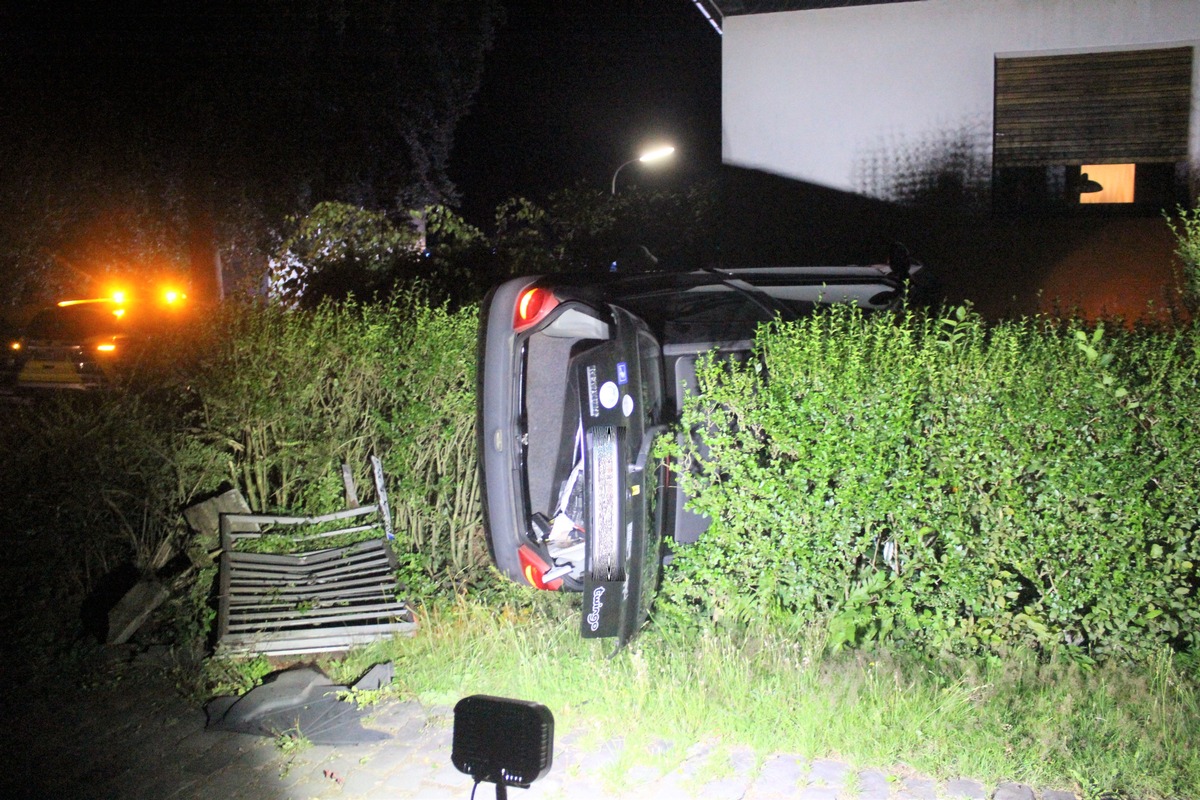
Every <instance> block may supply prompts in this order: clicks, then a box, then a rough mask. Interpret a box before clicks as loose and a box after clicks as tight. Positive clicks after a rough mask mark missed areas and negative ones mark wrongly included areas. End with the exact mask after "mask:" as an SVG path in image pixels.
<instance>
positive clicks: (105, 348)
mask: <svg viewBox="0 0 1200 800" xmlns="http://www.w3.org/2000/svg"><path fill="white" fill-rule="evenodd" d="M96 349H97V350H98V351H100V352H101V353H113V352H116V349H117V346H116V345H115V344H113V343H112V342H105V343H104V344H98V345H96Z"/></svg>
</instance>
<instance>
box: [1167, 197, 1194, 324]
mask: <svg viewBox="0 0 1200 800" xmlns="http://www.w3.org/2000/svg"><path fill="white" fill-rule="evenodd" d="M1164 216H1165V217H1166V220H1167V226H1168V227H1169V228H1170V229H1171V233H1172V234H1174V236H1175V241H1176V243H1177V245H1178V246H1177V247H1176V249H1175V254H1176V255H1177V256H1179V260H1180V261H1182V262H1183V271H1184V278H1185V292H1184V297H1185V299H1186V300H1187V301H1188V302H1189V303H1190V306H1191V308H1192V309H1193V310H1195V309H1197V308H1200V208H1193V209H1192V210H1191V211H1188V210H1187V209H1186V208H1183V207H1182V206H1180V207H1178V208H1177V209H1176V218H1175V219H1171V216H1170V215H1169V214H1164Z"/></svg>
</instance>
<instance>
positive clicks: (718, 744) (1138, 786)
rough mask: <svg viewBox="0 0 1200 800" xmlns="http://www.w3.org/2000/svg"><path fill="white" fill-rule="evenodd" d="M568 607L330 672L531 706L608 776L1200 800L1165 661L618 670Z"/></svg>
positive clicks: (429, 695)
mask: <svg viewBox="0 0 1200 800" xmlns="http://www.w3.org/2000/svg"><path fill="white" fill-rule="evenodd" d="M575 600H577V598H574V597H571V596H562V595H551V594H548V593H538V594H537V595H536V596H535V595H532V594H531V595H521V596H519V597H515V598H513V597H510V599H509V600H507V601H502V602H500V603H497V602H496V601H494V600H491V601H489V602H486V603H485V602H481V601H478V600H472V599H469V598H459V599H458V600H457V602H455V603H453V604H452V605H448V606H444V607H440V608H434V609H426V610H425V612H424V613H423V615H422V620H421V622H422V628H421V631H420V633H419V634H418V635H417V636H415V637H412V638H397V639H395V640H392V641H388V642H381V643H378V644H376V645H374V646H372V647H370V648H366V649H364V650H361V651H357V652H355V653H353V654H351V655H350V656H348V657H347V658H345V659H342V660H340V661H335V662H332V663H329V664H326V665H325V668H326V669H327V671H329V672H330V674H331V677H334V679H335V680H342V681H352V680H354V679H355V678H356V677H357V676H358V674H361V673H362V672H364V671H365V670H366V669H367V668H368V667H369V666H370V665H371V664H374V663H378V662H380V661H387V660H391V661H394V662H395V664H396V667H397V676H398V677H397V681H398V683H399V687H398V688H399V691H400V693H401V694H403V695H406V696H410V697H414V698H417V699H419V700H421V701H422V702H424V703H427V704H433V705H449V704H452V703H454V702H456V701H457V700H458V699H459V698H461V697H463V696H465V695H469V694H476V693H482V694H495V695H501V696H508V697H518V698H524V699H533V700H537V701H538V702H541V703H544V704H545V705H546V706H548V707H549V708H550V709H551V710H552V711H553V713H554V716H555V720H556V727H557V729H558V731H559V732H560V733H559V734H558V735H559V736H561V735H563V733H565V732H566V731H572V732H575V733H576V735H578V736H580V737H581V743H582V744H583V745H585V746H587V745H589V744H594V745H598V744H599V743H600V742H603V741H606V740H608V739H610V738H613V737H614V736H620V737H621V738H622V739H623V744H624V749H623V753H624V755H623V756H622V757H621V759H620V760H619V763H618V765H617V768H618V769H626V768H629V767H632V766H635V765H636V764H646V765H649V766H652V767H656V768H660V769H664V770H666V769H670V768H671V767H672V766H674V765H675V764H678V763H679V762H681V761H682V760H683V759H684V757H685V754H686V752H687V750H688V748H689V747H691V746H692V745H693V744H695V743H697V742H702V741H703V742H709V743H711V744H712V746H713V747H714V748H717V749H718V750H720V749H721V748H732V747H750V748H753V749H754V750H755V751H756V752H757V753H758V754H759V755H760V757H765V756H766V755H768V754H770V753H772V752H788V753H795V754H797V755H800V756H802V757H805V758H818V757H832V758H837V759H840V760H844V761H847V762H849V763H850V764H851V765H853V766H855V767H856V768H860V769H866V768H873V769H881V770H883V771H884V772H886V773H888V774H891V775H898V774H903V773H904V772H905V771H906V770H910V769H911V770H915V771H917V772H920V773H925V774H929V775H933V776H937V777H939V778H949V777H957V776H963V777H970V778H973V779H975V780H980V781H982V782H984V783H992V784H994V783H997V782H999V781H1010V780H1011V781H1018V782H1021V783H1026V784H1029V785H1032V786H1035V787H1038V788H1040V789H1049V788H1060V789H1070V790H1074V791H1077V792H1080V793H1082V794H1084V795H1085V796H1094V795H1097V794H1100V793H1102V792H1113V791H1117V792H1124V793H1127V794H1128V795H1130V796H1133V797H1139V798H1172V797H1196V796H1200V748H1197V747H1196V743H1197V739H1198V737H1197V733H1198V731H1200V691H1198V685H1200V681H1198V680H1197V676H1196V674H1195V671H1194V669H1193V670H1192V672H1190V673H1185V671H1183V670H1182V669H1181V668H1180V666H1179V665H1178V664H1177V663H1176V661H1175V660H1173V659H1172V658H1171V657H1170V656H1168V655H1166V654H1164V655H1161V656H1160V657H1158V658H1156V659H1154V660H1152V661H1151V662H1150V663H1145V664H1136V665H1128V664H1127V665H1115V664H1113V665H1104V666H1099V667H1087V666H1081V665H1078V664H1073V663H1066V662H1058V661H1054V660H1051V661H1049V662H1044V661H1043V662H1039V661H1038V660H1037V659H1034V658H1032V657H1027V656H1015V657H1013V658H1010V659H1008V660H1006V661H1004V662H1002V663H1001V662H994V663H988V662H981V663H973V662H966V661H961V660H946V661H942V662H937V663H933V662H929V661H925V660H917V659H914V658H910V657H905V656H902V655H897V654H891V653H886V652H858V653H849V654H839V655H828V654H826V650H825V647H824V644H825V642H824V638H823V636H822V634H821V632H820V631H816V630H808V631H799V632H791V633H789V634H786V635H785V634H783V633H781V632H778V631H766V630H758V631H751V632H741V633H737V634H734V633H711V632H710V633H680V632H670V631H661V630H656V629H654V628H651V629H649V630H647V631H646V632H645V633H644V634H643V635H642V636H641V637H640V638H639V639H638V640H636V642H635V643H634V644H633V645H632V646H630V647H628V648H626V649H624V650H622V651H621V652H619V653H617V654H616V655H615V656H612V655H611V650H612V645H611V642H603V641H602V642H596V641H584V640H582V639H580V637H579V635H578V630H577V625H578V622H577V618H576V611H575V609H574V607H573V602H574V601H575ZM631 721H634V722H635V723H636V724H631Z"/></svg>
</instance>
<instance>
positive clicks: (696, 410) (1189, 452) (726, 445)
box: [661, 308, 1200, 655]
mask: <svg viewBox="0 0 1200 800" xmlns="http://www.w3.org/2000/svg"><path fill="white" fill-rule="evenodd" d="M1198 346H1200V333H1198V332H1197V331H1196V330H1195V329H1188V330H1185V331H1179V332H1174V333H1148V332H1141V333H1133V334H1121V335H1114V334H1111V333H1108V332H1105V331H1104V330H1103V328H1097V329H1095V330H1090V331H1089V330H1084V329H1081V328H1060V327H1052V326H1047V325H1042V324H1039V323H1035V322H1032V321H1025V322H1017V323H1008V324H1004V325H1000V326H998V327H995V328H992V329H985V327H984V326H983V324H982V323H981V321H980V320H978V319H976V318H974V317H973V316H971V315H969V314H966V313H961V312H960V313H959V314H958V315H955V316H950V317H948V318H946V319H941V320H938V319H934V318H923V317H912V316H910V317H905V318H901V319H894V318H890V317H885V316H874V317H869V318H868V317H864V316H863V315H862V314H861V313H859V312H857V311H854V310H849V309H844V308H838V309H832V310H829V311H827V312H824V313H821V314H819V315H817V316H815V317H813V318H810V319H807V320H803V321H800V322H797V323H793V324H786V325H778V326H775V327H773V328H771V329H769V330H767V331H765V332H764V334H763V335H762V336H761V337H760V345H759V347H760V353H759V355H760V359H761V360H759V361H757V362H753V366H756V367H757V369H755V368H752V367H736V366H730V365H728V364H724V363H718V362H713V361H710V362H708V363H707V364H706V365H705V366H704V367H703V368H702V369H701V370H700V372H699V379H700V390H701V392H700V394H699V396H698V397H696V398H693V399H692V400H690V401H689V402H688V404H687V406H686V409H685V415H684V424H685V426H686V427H687V428H689V429H690V430H691V431H693V432H694V434H695V435H694V437H693V438H692V439H691V440H689V441H684V442H683V444H682V446H681V447H679V448H678V449H677V452H676V453H675V455H676V457H677V458H679V459H680V462H681V464H682V465H683V467H684V469H682V470H681V471H682V475H681V481H682V483H683V485H684V487H685V488H686V489H687V490H688V491H689V493H691V494H692V495H693V496H694V497H695V501H694V504H695V507H696V509H697V510H699V511H702V512H704V513H707V514H708V515H709V516H710V517H712V518H713V520H714V524H713V528H712V529H711V531H710V535H709V536H707V537H705V538H703V539H702V540H701V541H700V542H699V543H698V544H697V545H695V546H694V547H691V548H682V549H681V551H680V552H679V554H678V556H677V558H676V560H675V562H674V564H673V565H672V568H671V569H672V575H671V576H670V577H669V578H668V579H667V580H666V581H665V582H664V583H665V589H664V601H665V602H664V603H663V604H662V609H661V611H662V613H664V614H666V615H672V614H674V615H677V616H687V615H691V614H699V615H701V616H702V617H705V618H709V619H717V620H721V619H729V618H733V619H739V618H747V617H750V616H768V617H773V618H775V619H777V620H779V621H790V620H796V619H799V620H810V621H811V620H817V619H821V620H826V621H828V624H829V625H830V627H831V635H832V641H833V642H834V643H835V644H837V643H857V642H862V641H867V640H873V639H884V638H888V639H893V640H902V641H906V642H909V643H911V644H913V645H914V646H917V647H919V648H922V649H926V650H942V649H951V650H956V651H978V650H987V651H1000V650H1003V649H1004V648H1007V647H1011V646H1015V645H1030V644H1031V645H1035V646H1038V647H1055V646H1059V645H1065V646H1079V647H1086V648H1087V649H1088V652H1090V653H1092V654H1095V655H1106V654H1112V653H1132V652H1141V651H1144V650H1146V649H1148V648H1153V647H1155V646H1158V645H1161V644H1164V643H1169V644H1173V645H1175V646H1179V647H1193V646H1194V645H1195V637H1196V634H1195V630H1196V626H1197V624H1200V605H1198V604H1197V601H1196V597H1195V594H1196V590H1197V569H1196V564H1197V563H1200V521H1198V517H1197V512H1196V508H1197V500H1198V499H1200V491H1198V487H1197V478H1196V476H1197V475H1198V474H1200V469H1197V467H1200V464H1198V463H1197V456H1196V453H1197V452H1200V451H1198V450H1197V446H1198V445H1200V434H1197V433H1196V431H1197V430H1198V429H1200V412H1197V410H1196V409H1195V405H1194V402H1193V398H1194V392H1195V388H1196V384H1197V375H1198V369H1200V366H1198V365H1200V359H1198V358H1197V356H1198V355H1200V353H1198V351H1197V347H1198ZM764 376H769V381H764V380H763V378H764Z"/></svg>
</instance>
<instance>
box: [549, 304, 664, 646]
mask: <svg viewBox="0 0 1200 800" xmlns="http://www.w3.org/2000/svg"><path fill="white" fill-rule="evenodd" d="M610 310H611V312H612V318H613V328H614V336H613V337H612V338H611V339H609V340H608V341H605V342H602V343H600V344H598V345H597V346H595V347H592V348H590V349H588V350H587V351H585V352H583V353H581V354H580V355H579V356H578V357H577V358H576V359H575V361H574V363H573V365H572V369H573V373H574V374H573V378H574V382H575V386H576V390H577V391H578V393H579V409H580V441H581V445H582V448H581V449H582V457H583V480H584V486H585V492H584V520H585V526H584V527H585V531H586V535H585V543H586V564H585V570H584V586H583V612H582V621H581V628H580V630H581V633H582V635H583V636H584V637H585V638H597V637H610V636H615V637H617V638H618V644H624V643H625V642H627V641H628V640H629V639H630V638H631V637H632V636H633V635H634V634H635V633H636V632H637V630H638V629H639V628H640V627H641V625H642V623H643V622H644V621H645V619H646V615H647V613H648V611H649V606H650V601H651V599H652V598H653V594H654V591H655V588H656V584H657V579H658V571H659V567H660V562H661V547H662V522H661V519H659V517H658V516H657V511H658V508H659V503H658V499H659V485H660V483H661V481H660V480H659V475H658V471H659V470H658V467H657V466H656V465H655V464H654V462H653V460H652V458H651V449H652V447H653V443H654V437H655V436H656V435H658V434H659V433H661V432H663V431H664V430H665V427H664V426H662V425H661V424H660V423H661V415H662V404H663V388H662V387H663V380H662V352H661V348H660V346H659V343H658V341H657V339H656V338H655V337H654V335H653V334H652V333H651V332H650V330H649V328H648V327H647V326H646V324H645V323H644V322H642V321H641V320H640V319H638V318H637V317H635V316H634V315H633V314H631V313H629V312H628V311H625V310H624V309H622V308H619V307H615V306H610Z"/></svg>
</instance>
